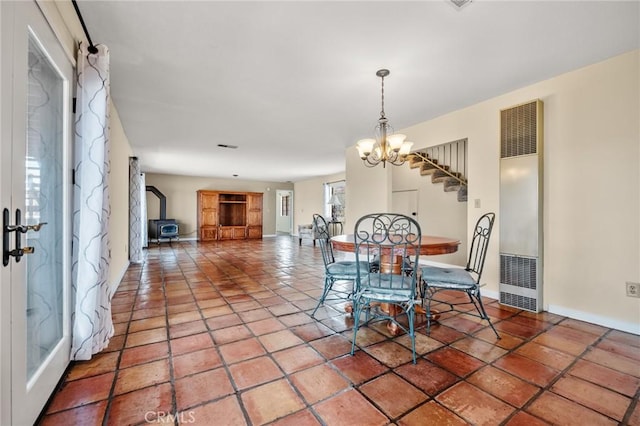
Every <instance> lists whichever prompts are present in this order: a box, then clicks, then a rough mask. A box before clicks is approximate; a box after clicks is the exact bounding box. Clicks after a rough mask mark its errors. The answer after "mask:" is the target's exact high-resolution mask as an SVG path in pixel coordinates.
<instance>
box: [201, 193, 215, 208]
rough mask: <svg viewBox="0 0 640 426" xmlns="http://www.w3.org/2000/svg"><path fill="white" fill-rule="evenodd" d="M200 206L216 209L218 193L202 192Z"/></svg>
mask: <svg viewBox="0 0 640 426" xmlns="http://www.w3.org/2000/svg"><path fill="white" fill-rule="evenodd" d="M202 208H203V209H217V208H218V194H202Z"/></svg>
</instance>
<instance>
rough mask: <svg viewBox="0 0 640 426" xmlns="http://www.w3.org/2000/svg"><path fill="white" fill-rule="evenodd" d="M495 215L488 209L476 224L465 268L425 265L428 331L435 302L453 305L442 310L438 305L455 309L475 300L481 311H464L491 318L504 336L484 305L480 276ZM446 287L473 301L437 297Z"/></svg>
mask: <svg viewBox="0 0 640 426" xmlns="http://www.w3.org/2000/svg"><path fill="white" fill-rule="evenodd" d="M495 216H496V215H495V213H486V214H484V215H482V216H481V217H480V219H478V221H477V222H476V227H475V229H474V231H473V237H472V239H471V248H470V250H469V259H468V260H467V266H466V267H465V268H446V267H436V266H425V267H423V268H422V271H421V272H422V278H421V281H422V288H421V290H422V297H423V305H424V304H425V301H426V306H425V310H426V314H427V334H429V332H430V331H431V304H432V303H434V302H435V303H440V304H444V305H448V306H449V309H448V310H446V311H440V310H439V309H438V310H439V312H440V313H442V312H451V311H455V310H456V306H458V305H469V304H472V305H473V306H474V307H475V310H476V311H477V314H475V313H472V312H470V311H464V312H465V313H466V314H468V315H473V316H476V317H479V318H482V319H483V320H487V321H488V322H489V325H490V326H491V329H492V330H493V332H494V333H495V334H496V336H497V337H498V339H499V338H500V335H499V334H498V332H497V331H496V329H495V327H494V326H493V324H492V323H491V319H490V318H489V316H488V315H487V312H486V311H485V309H484V305H483V304H482V297H481V295H480V287H481V285H480V278H481V277H482V270H483V268H484V261H485V258H486V257H487V247H488V246H489V238H490V237H491V231H492V229H493V222H494V220H495ZM443 290H455V291H462V292H465V293H466V294H467V295H468V297H469V301H468V302H467V301H463V302H455V301H451V300H449V301H444V300H438V299H436V298H435V297H434V296H435V295H436V294H437V293H438V292H440V291H443Z"/></svg>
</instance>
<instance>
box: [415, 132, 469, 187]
mask: <svg viewBox="0 0 640 426" xmlns="http://www.w3.org/2000/svg"><path fill="white" fill-rule="evenodd" d="M410 155H412V156H413V157H414V158H419V159H420V160H421V161H423V162H425V163H428V164H430V165H431V166H433V167H434V168H436V169H437V170H440V171H441V172H442V173H444V174H446V175H447V176H449V177H450V178H452V179H455V180H456V181H458V182H459V183H460V185H464V186H466V185H467V179H466V176H467V139H466V138H465V139H460V140H457V141H453V142H448V143H444V144H441V145H435V146H431V147H429V148H425V149H422V150H419V151H415V152H412V153H411V154H410Z"/></svg>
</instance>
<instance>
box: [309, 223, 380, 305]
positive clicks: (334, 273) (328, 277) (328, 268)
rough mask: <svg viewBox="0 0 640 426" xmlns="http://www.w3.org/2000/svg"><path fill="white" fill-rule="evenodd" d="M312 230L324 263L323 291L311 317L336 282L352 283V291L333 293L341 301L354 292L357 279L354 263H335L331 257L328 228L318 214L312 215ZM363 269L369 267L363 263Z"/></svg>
mask: <svg viewBox="0 0 640 426" xmlns="http://www.w3.org/2000/svg"><path fill="white" fill-rule="evenodd" d="M313 230H314V233H315V234H316V235H317V240H318V245H319V246H320V251H321V252H322V261H323V262H324V289H323V291H322V296H321V297H320V300H319V301H318V304H317V305H316V308H315V309H314V310H313V313H312V314H311V316H312V317H313V316H314V315H315V314H316V311H317V310H318V308H319V307H320V306H321V305H322V304H323V303H324V302H325V300H326V298H327V295H328V294H329V292H330V291H331V290H332V289H333V284H334V283H335V282H336V281H343V280H344V281H351V282H353V283H354V288H353V290H352V291H348V292H344V291H335V293H337V294H338V295H341V296H342V297H341V298H342V299H350V298H351V296H352V295H353V293H354V292H355V281H356V277H357V273H358V272H357V266H356V262H354V261H346V260H342V261H336V259H335V256H334V255H333V247H332V246H331V241H330V238H331V237H330V233H329V226H328V224H327V221H326V220H325V218H324V217H322V216H321V215H319V214H314V215H313ZM362 266H363V267H364V268H368V267H369V265H368V264H366V263H363V264H362Z"/></svg>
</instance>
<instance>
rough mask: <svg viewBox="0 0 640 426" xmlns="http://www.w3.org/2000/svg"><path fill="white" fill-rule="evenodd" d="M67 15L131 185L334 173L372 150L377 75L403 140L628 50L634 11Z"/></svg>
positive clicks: (126, 11) (109, 9) (584, 6)
mask: <svg viewBox="0 0 640 426" xmlns="http://www.w3.org/2000/svg"><path fill="white" fill-rule="evenodd" d="M78 5H79V8H80V10H81V12H82V15H83V17H84V20H85V23H86V25H87V27H88V30H89V33H90V35H91V38H92V40H93V42H94V43H101V44H106V45H107V46H108V47H109V50H110V55H111V56H110V60H111V95H112V98H113V101H114V103H115V105H116V108H117V110H118V114H119V116H120V119H121V121H122V123H123V126H124V130H125V132H126V134H127V137H128V139H129V143H130V144H131V146H132V149H133V151H134V154H135V155H136V156H138V158H139V159H140V162H141V166H142V170H143V171H146V172H153V173H168V174H179V175H194V176H207V177H217V178H233V176H234V175H237V177H236V178H237V179H249V180H261V181H272V182H286V181H293V182H294V181H298V180H303V179H307V178H312V177H316V176H323V175H327V174H332V173H338V172H342V171H344V166H345V149H346V148H347V147H349V146H352V145H354V143H355V142H356V141H357V140H358V139H361V138H365V137H371V136H372V135H373V131H374V127H375V124H376V122H377V119H378V117H379V113H380V79H379V78H378V77H376V75H375V74H376V71H377V70H378V69H380V68H388V69H389V70H390V71H391V75H390V76H389V77H387V78H386V79H385V111H386V115H387V117H388V118H389V120H390V123H391V125H392V126H393V127H394V128H395V129H402V128H404V127H407V126H411V125H414V124H417V123H420V122H423V121H426V120H428V119H431V118H434V117H437V116H439V115H442V114H446V113H448V112H451V111H455V110H457V109H460V108H463V107H465V106H468V105H472V104H475V103H477V102H479V101H482V100H485V99H489V98H491V97H494V96H497V95H499V94H502V93H505V92H508V91H511V90H514V89H516V88H519V87H523V86H526V85H530V84H532V83H534V82H537V81H541V80H544V79H547V78H550V77H552V76H555V75H558V74H560V73H563V72H567V71H570V70H573V69H576V68H579V67H582V66H585V65H588V64H591V63H594V62H598V61H601V60H604V59H606V58H609V57H612V56H615V55H618V54H621V53H623V52H626V51H629V50H632V49H637V48H638V47H639V44H640V34H639V24H638V23H639V19H640V8H639V6H640V3H638V2H636V1H624V2H613V1H604V2H595V1H574V2H570V1H536V2H524V1H510V2H506V1H487V0H476V1H474V2H473V3H470V4H468V5H467V6H465V7H463V8H461V9H458V8H457V7H455V6H454V5H452V4H451V2H450V1H448V0H432V1H411V2H402V1H355V2H346V1H283V2H275V1H257V2H249V1H231V2H222V1H184V0H183V1H95V0H79V1H78ZM414 142H415V143H416V146H418V147H421V146H424V144H421V143H420V141H414ZM443 142H444V141H443ZM218 144H227V145H237V146H238V148H237V149H226V148H220V147H218V146H217V145H218Z"/></svg>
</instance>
